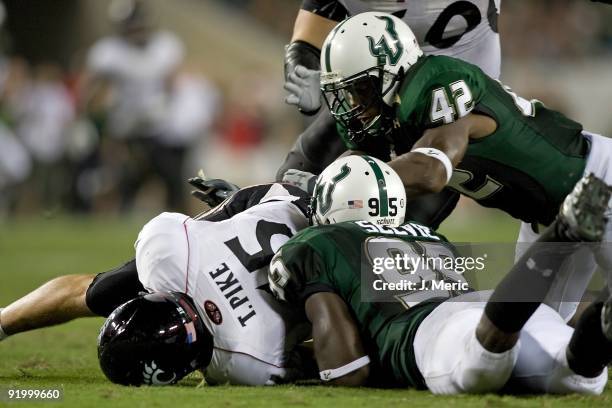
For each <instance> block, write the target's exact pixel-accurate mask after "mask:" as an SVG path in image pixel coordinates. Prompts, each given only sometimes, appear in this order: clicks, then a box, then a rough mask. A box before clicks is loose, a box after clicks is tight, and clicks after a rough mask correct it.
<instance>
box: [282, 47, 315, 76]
mask: <svg viewBox="0 0 612 408" xmlns="http://www.w3.org/2000/svg"><path fill="white" fill-rule="evenodd" d="M320 58H321V50H319V49H318V48H317V47H315V46H314V45H312V44H309V43H307V42H305V41H301V40H296V41H293V42H292V43H291V44H289V45H287V46H285V80H286V79H287V75H289V73H290V72H293V70H294V69H295V67H296V66H297V65H302V66H304V67H306V68H308V69H313V70H317V71H318V70H319V69H320V66H321V62H320Z"/></svg>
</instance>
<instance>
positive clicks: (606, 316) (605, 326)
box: [601, 295, 612, 342]
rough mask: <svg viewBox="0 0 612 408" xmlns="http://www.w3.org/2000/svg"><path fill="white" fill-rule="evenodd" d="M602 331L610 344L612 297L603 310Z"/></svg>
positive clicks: (611, 338)
mask: <svg viewBox="0 0 612 408" xmlns="http://www.w3.org/2000/svg"><path fill="white" fill-rule="evenodd" d="M601 330H602V331H603V334H604V336H606V339H608V341H609V342H612V295H610V297H609V298H608V300H606V301H605V302H604V304H603V307H602V308H601Z"/></svg>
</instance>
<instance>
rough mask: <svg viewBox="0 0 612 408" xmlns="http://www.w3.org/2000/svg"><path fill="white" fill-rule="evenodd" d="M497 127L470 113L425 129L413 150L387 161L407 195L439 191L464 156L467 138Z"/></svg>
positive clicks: (491, 120)
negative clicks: (445, 123)
mask: <svg viewBox="0 0 612 408" xmlns="http://www.w3.org/2000/svg"><path fill="white" fill-rule="evenodd" d="M496 126H497V125H496V123H495V121H494V120H493V119H491V118H490V117H488V116H485V115H480V114H474V113H469V114H467V115H466V116H464V117H462V118H459V119H457V120H456V121H454V122H451V123H449V124H447V125H442V126H439V127H435V128H431V129H428V130H426V131H425V133H424V134H423V136H422V137H421V138H420V139H419V140H417V142H416V143H415V144H414V147H413V149H412V151H410V152H408V153H405V154H402V155H400V156H398V157H397V158H395V159H394V160H392V161H391V162H389V165H390V166H391V168H393V169H394V170H395V171H396V172H397V173H398V174H399V176H400V178H401V179H402V182H403V183H404V186H405V187H406V196H407V198H413V197H417V196H420V195H423V194H428V193H437V192H440V191H442V189H443V188H444V186H446V184H447V183H448V181H449V180H450V178H451V176H452V171H453V169H454V168H455V166H457V164H459V162H461V160H462V159H463V156H464V155H465V151H466V150H467V146H468V143H469V140H470V138H474V139H477V138H481V137H484V136H487V135H489V134H491V133H493V132H494V131H495V129H496Z"/></svg>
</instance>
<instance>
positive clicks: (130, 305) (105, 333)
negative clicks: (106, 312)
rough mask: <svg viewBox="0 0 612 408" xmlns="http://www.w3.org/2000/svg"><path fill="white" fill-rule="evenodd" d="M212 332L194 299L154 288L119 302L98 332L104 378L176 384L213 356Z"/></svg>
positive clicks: (129, 382)
mask: <svg viewBox="0 0 612 408" xmlns="http://www.w3.org/2000/svg"><path fill="white" fill-rule="evenodd" d="M212 345H213V343H212V336H211V334H210V333H209V332H208V330H207V329H206V327H205V326H204V324H203V322H202V320H201V318H200V317H199V315H198V314H197V312H196V310H195V307H194V306H193V304H192V302H191V299H190V298H189V297H188V296H186V295H184V294H180V293H174V292H156V293H152V294H147V295H144V296H140V297H138V298H136V299H132V300H130V301H128V302H126V303H124V304H123V305H121V306H119V307H118V308H117V309H116V310H115V311H114V312H113V313H112V314H111V315H110V316H109V318H108V319H107V320H106V322H105V323H104V325H103V326H102V329H101V330H100V336H99V337H98V359H99V361H100V367H101V368H102V371H103V372H104V374H105V375H106V377H107V378H108V379H109V380H111V381H112V382H114V383H118V384H122V385H137V386H138V385H167V384H174V383H176V382H177V381H179V380H180V379H181V378H183V377H184V376H186V375H188V374H189V373H191V372H192V371H194V370H196V369H198V368H205V367H206V366H207V365H208V364H209V362H210V359H211V357H212Z"/></svg>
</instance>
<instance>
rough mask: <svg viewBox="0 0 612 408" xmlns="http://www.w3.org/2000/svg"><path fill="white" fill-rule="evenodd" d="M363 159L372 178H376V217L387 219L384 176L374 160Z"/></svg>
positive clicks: (387, 208) (387, 206) (387, 204)
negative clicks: (378, 210) (370, 169)
mask: <svg viewBox="0 0 612 408" xmlns="http://www.w3.org/2000/svg"><path fill="white" fill-rule="evenodd" d="M363 158H364V159H365V161H367V162H368V164H369V165H370V167H371V168H372V172H374V176H375V177H376V181H377V183H378V202H379V203H380V212H379V214H378V215H380V216H381V217H388V216H389V203H388V200H387V182H386V181H385V175H384V174H383V171H382V169H381V168H380V166H379V165H378V163H376V161H375V160H374V159H372V158H371V157H370V156H363Z"/></svg>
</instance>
